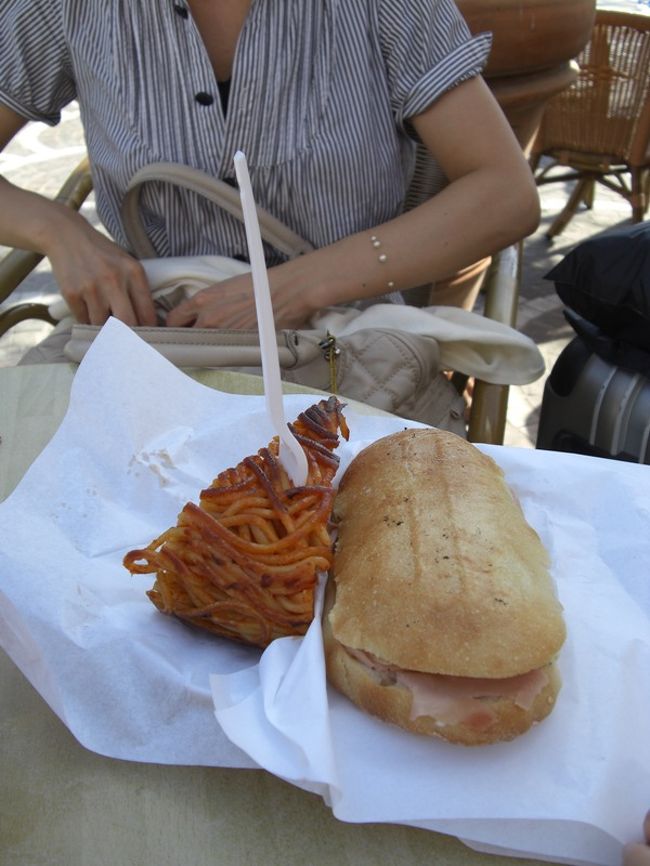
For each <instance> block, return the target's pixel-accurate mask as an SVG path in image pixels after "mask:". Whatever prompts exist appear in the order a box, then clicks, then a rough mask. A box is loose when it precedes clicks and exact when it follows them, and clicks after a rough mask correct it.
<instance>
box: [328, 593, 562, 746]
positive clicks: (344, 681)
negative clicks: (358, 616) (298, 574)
mask: <svg viewBox="0 0 650 866" xmlns="http://www.w3.org/2000/svg"><path fill="white" fill-rule="evenodd" d="M329 604H331V599H330V602H329ZM323 642H324V648H325V663H326V668H327V677H328V679H329V681H330V683H331V684H332V685H333V686H335V687H336V688H337V689H338V690H339V691H340V692H341V693H342V694H344V695H345V696H346V697H348V698H349V699H350V700H351V701H352V702H353V703H355V704H356V705H357V706H358V707H360V708H361V709H362V710H364V711H365V712H367V713H370V714H371V715H373V716H376V717H377V718H379V719H381V720H382V721H384V722H388V723H390V724H393V725H397V726H399V727H400V728H404V729H405V730H407V731H411V732H412V733H415V734H423V735H426V736H430V737H438V738H440V739H443V740H446V741H448V742H450V743H456V744H459V745H464V746H480V745H487V744H491V743H496V742H502V741H506V740H512V739H514V738H515V737H517V736H519V735H520V734H523V733H525V732H526V731H527V730H529V728H530V727H531V726H532V725H534V724H536V723H537V722H540V721H541V720H542V719H544V718H545V717H546V716H547V715H548V714H549V713H550V712H551V710H552V709H553V707H554V705H555V701H556V698H557V694H558V692H559V690H560V677H559V673H558V670H557V666H556V665H555V664H554V663H552V664H550V665H547V666H546V667H545V669H544V670H545V672H546V674H547V676H548V682H547V684H546V685H545V686H544V688H543V689H542V690H541V691H540V692H539V693H538V694H537V695H536V696H535V698H534V700H533V703H532V705H531V706H530V707H529V708H528V709H526V708H523V707H521V706H519V705H518V704H517V703H515V701H514V700H513V699H512V698H508V697H501V698H497V697H491V698H486V699H482V700H485V702H486V706H487V708H488V709H489V713H490V715H491V716H492V721H491V722H490V724H489V725H487V726H486V727H480V728H476V727H473V726H472V725H470V724H463V723H456V724H444V723H442V722H441V721H440V720H439V719H436V718H435V717H432V716H428V715H422V716H418V717H417V718H412V717H411V707H412V700H413V697H412V694H411V692H410V691H409V690H408V689H407V688H405V687H404V686H403V685H400V684H391V683H390V682H387V681H386V678H385V677H382V675H381V674H380V673H378V672H377V671H375V670H372V669H371V668H369V667H367V666H366V665H364V664H363V663H362V662H360V661H359V660H358V659H356V658H354V657H353V656H352V655H350V654H349V653H348V651H347V650H346V648H345V647H344V646H343V645H342V644H340V643H339V642H338V641H337V640H336V639H335V637H334V635H333V634H332V629H331V626H330V623H329V617H328V615H327V610H326V612H325V614H324V617H323Z"/></svg>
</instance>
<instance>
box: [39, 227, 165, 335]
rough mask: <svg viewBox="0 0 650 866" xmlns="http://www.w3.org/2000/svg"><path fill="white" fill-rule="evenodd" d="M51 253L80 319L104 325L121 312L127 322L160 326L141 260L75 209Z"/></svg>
mask: <svg viewBox="0 0 650 866" xmlns="http://www.w3.org/2000/svg"><path fill="white" fill-rule="evenodd" d="M46 254H47V256H48V258H49V260H50V264H51V265H52V273H53V275H54V278H55V279H56V282H57V284H58V286H59V289H60V291H61V294H62V295H63V297H64V298H65V300H66V301H67V303H68V306H69V307H70V310H71V311H72V314H73V315H74V317H75V319H76V320H77V321H78V322H82V323H84V324H91V325H103V324H104V322H105V321H106V320H107V319H108V317H109V316H115V317H116V318H118V319H120V320H121V321H123V322H124V323H125V324H127V325H155V324H156V323H157V319H156V311H155V308H154V305H153V301H152V298H151V291H150V289H149V283H148V281H147V277H146V274H145V272H144V269H143V267H142V265H141V264H140V262H138V261H137V259H134V258H133V257H132V256H130V255H129V254H128V253H126V252H124V250H123V249H121V247H119V246H118V245H117V244H115V243H114V242H113V241H111V240H110V239H109V238H107V237H106V236H105V235H103V234H101V233H100V232H98V231H96V230H95V229H94V228H93V227H92V226H91V225H90V224H89V223H87V222H86V221H85V220H84V219H83V217H80V216H79V215H78V214H76V213H74V212H71V211H69V212H66V213H64V214H62V215H61V219H60V223H59V231H58V232H57V234H56V236H55V238H54V239H53V240H52V241H51V242H50V243H49V244H48V248H47V250H46Z"/></svg>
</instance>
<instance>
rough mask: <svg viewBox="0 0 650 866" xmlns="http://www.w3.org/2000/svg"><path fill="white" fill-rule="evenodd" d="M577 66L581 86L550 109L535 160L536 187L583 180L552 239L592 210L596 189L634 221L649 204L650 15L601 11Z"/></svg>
mask: <svg viewBox="0 0 650 866" xmlns="http://www.w3.org/2000/svg"><path fill="white" fill-rule="evenodd" d="M577 63H578V66H579V71H578V77H577V79H576V81H575V82H574V83H573V84H572V85H570V86H569V87H568V88H566V90H564V91H562V92H561V93H559V94H558V95H557V96H555V97H553V98H552V99H551V100H549V102H548V103H547V105H546V108H545V111H544V117H543V120H542V124H541V127H540V129H539V132H538V135H537V138H536V140H535V143H534V145H533V149H532V153H531V165H532V168H533V171H534V172H535V178H536V181H537V183H538V184H543V183H555V182H558V181H566V180H576V181H577V183H576V184H575V186H574V188H573V190H572V192H571V194H570V196H569V199H568V201H567V204H566V205H565V207H564V209H563V210H562V211H561V213H560V214H559V215H558V216H557V217H556V218H555V220H554V221H553V223H552V224H551V226H550V228H549V230H548V232H547V233H546V234H547V237H548V238H549V240H550V239H552V238H553V237H554V236H555V235H558V234H559V233H560V232H561V231H562V230H563V229H564V228H565V227H566V226H567V224H568V223H569V221H570V220H571V218H572V217H573V215H574V214H575V213H576V211H577V209H578V207H579V206H580V205H581V204H584V205H586V206H587V208H591V207H592V206H593V202H594V191H595V187H596V184H597V183H600V184H602V185H604V186H606V187H608V188H609V189H611V190H614V191H615V192H617V193H620V195H622V196H623V198H625V199H626V200H627V201H628V202H629V203H630V205H631V207H632V219H633V221H634V222H641V221H642V220H643V218H644V214H645V212H646V209H647V207H648V199H649V197H650V16H644V15H640V14H639V15H635V14H633V13H632V14H630V13H627V12H610V11H605V10H599V11H598V12H597V13H596V18H595V22H594V27H593V31H592V34H591V38H590V41H589V43H588V44H587V45H586V47H585V48H584V49H583V51H582V52H581V54H580V55H579V57H578V58H577ZM543 157H545V158H546V159H543ZM557 166H567V167H568V169H569V171H567V172H565V173H561V174H559V173H557V172H555V171H554V170H553V169H555V168H556V167H557Z"/></svg>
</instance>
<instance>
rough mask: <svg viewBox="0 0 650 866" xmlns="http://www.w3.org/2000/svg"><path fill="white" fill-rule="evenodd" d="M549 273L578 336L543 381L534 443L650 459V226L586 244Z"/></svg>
mask: <svg viewBox="0 0 650 866" xmlns="http://www.w3.org/2000/svg"><path fill="white" fill-rule="evenodd" d="M547 278H548V279H552V280H554V281H555V286H556V290H557V292H558V294H559V296H560V298H561V299H562V300H563V301H564V302H565V304H566V305H567V309H566V310H565V315H566V317H567V319H568V321H569V322H570V324H571V325H572V327H573V329H574V330H575V332H576V336H575V337H574V338H573V340H572V341H571V342H570V343H569V344H568V345H567V346H566V347H565V349H564V350H563V351H562V353H561V354H560V356H559V357H558V359H557V361H556V363H555V365H554V366H553V369H552V370H551V373H550V374H549V377H548V379H547V381H546V385H545V387H544V394H543V398H542V407H541V413H540V420H539V428H538V435H537V443H536V445H537V448H543V449H548V450H554V451H571V452H574V453H579V454H590V455H594V456H599V457H610V458H614V459H617V460H628V461H634V462H636V463H644V464H650V223H641V224H639V225H635V226H633V227H631V228H625V229H619V230H616V231H614V232H611V233H610V234H607V235H603V236H599V237H596V238H592V239H590V240H588V241H585V242H584V243H583V244H580V245H579V246H577V247H576V248H575V249H574V250H572V251H571V252H570V253H569V255H568V256H566V257H565V259H563V260H562V262H560V264H559V265H557V266H556V267H555V268H554V269H553V270H552V271H551V272H550V273H549V274H547Z"/></svg>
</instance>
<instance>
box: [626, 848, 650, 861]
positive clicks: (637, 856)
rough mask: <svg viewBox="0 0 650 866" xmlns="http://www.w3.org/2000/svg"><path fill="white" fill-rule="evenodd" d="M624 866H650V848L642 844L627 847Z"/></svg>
mask: <svg viewBox="0 0 650 866" xmlns="http://www.w3.org/2000/svg"><path fill="white" fill-rule="evenodd" d="M623 866H650V847H648V846H647V845H643V844H642V843H636V844H630V845H626V846H625V848H624V849H623Z"/></svg>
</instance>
